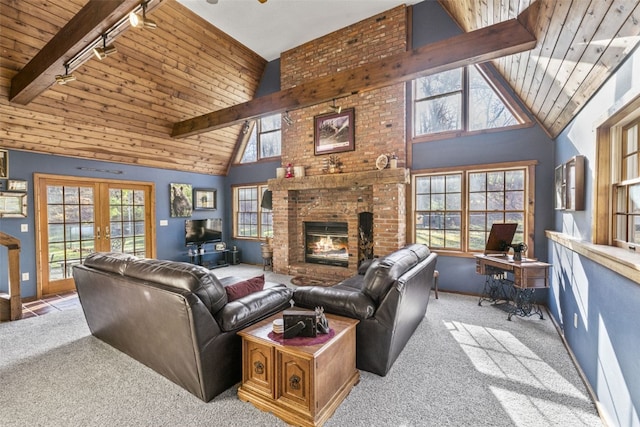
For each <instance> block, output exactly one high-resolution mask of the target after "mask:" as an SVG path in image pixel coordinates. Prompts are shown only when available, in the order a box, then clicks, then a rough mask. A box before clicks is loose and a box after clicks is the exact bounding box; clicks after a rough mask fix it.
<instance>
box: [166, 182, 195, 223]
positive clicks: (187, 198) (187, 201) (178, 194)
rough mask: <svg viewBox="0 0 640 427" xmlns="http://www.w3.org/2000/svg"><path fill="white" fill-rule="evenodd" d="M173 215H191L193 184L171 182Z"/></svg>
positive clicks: (171, 208)
mask: <svg viewBox="0 0 640 427" xmlns="http://www.w3.org/2000/svg"><path fill="white" fill-rule="evenodd" d="M169 187H170V192H171V195H170V201H171V206H170V210H171V216H172V217H190V216H191V210H192V207H191V184H173V183H172V184H169Z"/></svg>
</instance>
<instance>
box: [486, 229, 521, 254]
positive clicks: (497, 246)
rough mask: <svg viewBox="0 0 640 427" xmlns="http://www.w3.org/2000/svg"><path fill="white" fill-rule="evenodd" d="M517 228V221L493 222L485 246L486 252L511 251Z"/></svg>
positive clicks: (499, 252) (500, 252) (503, 252)
mask: <svg viewBox="0 0 640 427" xmlns="http://www.w3.org/2000/svg"><path fill="white" fill-rule="evenodd" d="M517 228H518V224H515V223H513V224H512V223H506V224H493V225H492V226H491V232H490V233H489V238H488V239H487V244H486V246H485V247H484V254H485V255H489V254H506V253H507V252H509V248H510V245H511V242H512V241H513V236H514V235H515V234H516V229H517Z"/></svg>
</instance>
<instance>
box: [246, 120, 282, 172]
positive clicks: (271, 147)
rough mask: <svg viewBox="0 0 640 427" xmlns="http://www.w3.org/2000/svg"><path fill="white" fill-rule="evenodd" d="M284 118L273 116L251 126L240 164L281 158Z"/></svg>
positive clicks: (257, 121)
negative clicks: (281, 129)
mask: <svg viewBox="0 0 640 427" xmlns="http://www.w3.org/2000/svg"><path fill="white" fill-rule="evenodd" d="M281 124H282V116H281V115H280V114H273V115H270V116H266V117H261V118H260V119H258V120H256V121H255V124H254V126H250V129H251V131H250V133H249V134H248V136H247V142H246V144H245V148H244V152H243V154H242V159H241V160H240V163H252V162H257V161H258V160H261V159H267V158H270V157H279V156H280V153H281V151H280V150H281V135H282V134H281V131H280V128H281Z"/></svg>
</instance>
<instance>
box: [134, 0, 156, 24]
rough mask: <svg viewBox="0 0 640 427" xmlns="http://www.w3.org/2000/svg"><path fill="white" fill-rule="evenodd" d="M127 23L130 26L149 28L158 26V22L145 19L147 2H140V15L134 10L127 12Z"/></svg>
mask: <svg viewBox="0 0 640 427" xmlns="http://www.w3.org/2000/svg"><path fill="white" fill-rule="evenodd" d="M129 23H130V24H131V26H132V27H136V28H137V27H142V28H146V29H149V30H155V29H156V28H158V24H156V22H155V21H152V20H151V19H147V2H144V3H142V16H140V15H138V14H137V13H135V12H131V13H130V14H129Z"/></svg>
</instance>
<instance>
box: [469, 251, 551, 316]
mask: <svg viewBox="0 0 640 427" xmlns="http://www.w3.org/2000/svg"><path fill="white" fill-rule="evenodd" d="M549 267H551V264H547V263H545V262H540V261H538V260H535V259H531V258H523V260H522V261H513V258H511V257H508V256H503V255H476V273H478V274H482V275H484V276H485V277H486V279H485V284H484V289H483V292H482V295H481V296H480V300H479V301H478V305H482V301H485V300H487V301H492V302H496V301H500V300H504V301H507V302H511V304H512V305H511V309H510V310H509V316H508V320H511V316H513V315H514V314H516V315H519V316H531V315H533V314H538V315H539V316H540V319H542V318H543V316H542V310H540V307H538V306H537V305H536V304H534V303H533V302H532V299H533V294H534V292H535V290H536V289H540V288H548V287H549Z"/></svg>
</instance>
